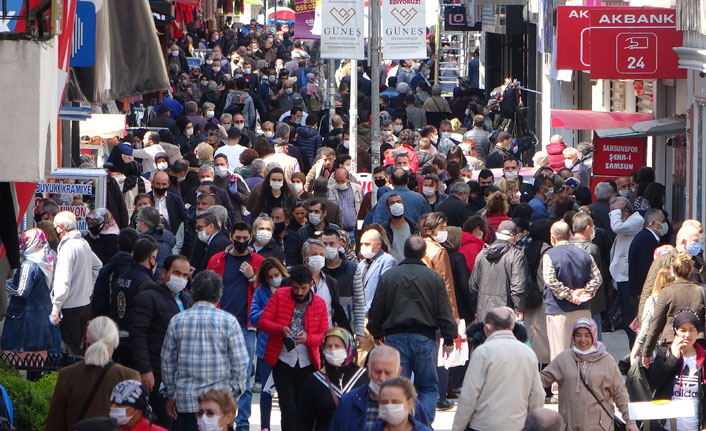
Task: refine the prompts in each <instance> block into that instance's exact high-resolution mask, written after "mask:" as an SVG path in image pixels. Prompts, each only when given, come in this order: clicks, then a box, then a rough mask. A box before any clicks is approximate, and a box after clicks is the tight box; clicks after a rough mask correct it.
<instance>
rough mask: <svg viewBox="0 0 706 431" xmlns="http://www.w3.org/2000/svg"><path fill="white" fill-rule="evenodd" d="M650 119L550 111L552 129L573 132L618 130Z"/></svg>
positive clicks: (619, 113)
mask: <svg viewBox="0 0 706 431" xmlns="http://www.w3.org/2000/svg"><path fill="white" fill-rule="evenodd" d="M652 119H654V117H653V116H652V114H628V113H625V112H598V111H581V110H572V109H552V127H563V128H564V129H573V130H602V129H620V128H623V127H630V126H632V125H633V124H635V123H639V122H641V121H649V120H652Z"/></svg>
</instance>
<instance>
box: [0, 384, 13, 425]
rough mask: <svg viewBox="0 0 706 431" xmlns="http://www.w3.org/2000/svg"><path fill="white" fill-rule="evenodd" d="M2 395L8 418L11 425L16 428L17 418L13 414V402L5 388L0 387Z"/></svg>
mask: <svg viewBox="0 0 706 431" xmlns="http://www.w3.org/2000/svg"><path fill="white" fill-rule="evenodd" d="M0 393H2V402H3V404H4V409H5V410H7V418H8V419H9V420H10V425H12V426H15V418H14V414H13V412H12V400H10V396H9V395H8V394H7V391H6V390H5V387H4V386H2V385H0Z"/></svg>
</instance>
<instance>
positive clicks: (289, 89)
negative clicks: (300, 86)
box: [284, 88, 294, 96]
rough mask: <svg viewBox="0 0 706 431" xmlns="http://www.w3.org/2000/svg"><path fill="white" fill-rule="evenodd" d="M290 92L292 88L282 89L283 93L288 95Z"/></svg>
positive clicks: (292, 91)
mask: <svg viewBox="0 0 706 431" xmlns="http://www.w3.org/2000/svg"><path fill="white" fill-rule="evenodd" d="M292 93H294V90H292V89H291V88H285V89H284V94H286V95H287V96H289V95H290V94H292Z"/></svg>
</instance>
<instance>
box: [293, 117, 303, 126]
mask: <svg viewBox="0 0 706 431" xmlns="http://www.w3.org/2000/svg"><path fill="white" fill-rule="evenodd" d="M294 124H296V125H298V126H299V125H301V124H302V119H301V118H297V119H295V120H294Z"/></svg>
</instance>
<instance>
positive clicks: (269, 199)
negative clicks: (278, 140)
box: [245, 144, 296, 215]
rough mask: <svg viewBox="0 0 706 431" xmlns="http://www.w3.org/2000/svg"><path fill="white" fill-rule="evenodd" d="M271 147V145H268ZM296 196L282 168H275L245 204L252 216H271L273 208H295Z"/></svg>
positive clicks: (256, 187) (253, 191)
mask: <svg viewBox="0 0 706 431" xmlns="http://www.w3.org/2000/svg"><path fill="white" fill-rule="evenodd" d="M268 145H269V144H268ZM295 196H296V194H295V192H294V189H293V188H292V187H290V185H289V181H287V180H286V179H285V176H284V171H283V170H282V168H279V167H275V168H272V169H270V171H269V172H268V173H267V175H265V179H264V180H263V181H262V183H260V184H259V185H257V186H255V188H254V189H253V190H252V193H250V197H248V201H247V203H246V204H245V206H246V207H247V209H248V211H250V212H251V213H252V214H256V215H259V214H261V213H266V214H269V213H270V212H271V211H272V209H273V208H292V209H293V208H294V202H296V198H295Z"/></svg>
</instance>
